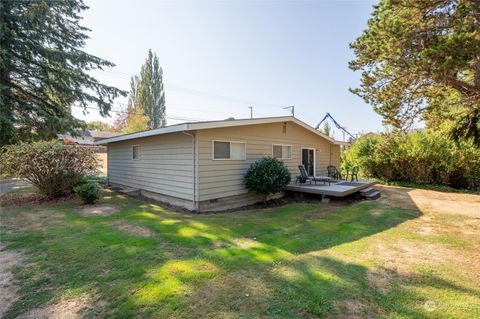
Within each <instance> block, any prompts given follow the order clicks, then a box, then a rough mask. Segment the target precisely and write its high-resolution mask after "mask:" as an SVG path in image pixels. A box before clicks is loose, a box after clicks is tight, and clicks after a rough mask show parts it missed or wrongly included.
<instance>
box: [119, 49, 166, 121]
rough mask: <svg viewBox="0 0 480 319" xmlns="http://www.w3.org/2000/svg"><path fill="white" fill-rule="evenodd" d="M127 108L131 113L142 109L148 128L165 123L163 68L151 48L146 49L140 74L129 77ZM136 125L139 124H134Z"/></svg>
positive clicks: (138, 119) (137, 119)
mask: <svg viewBox="0 0 480 319" xmlns="http://www.w3.org/2000/svg"><path fill="white" fill-rule="evenodd" d="M128 110H129V112H130V113H131V114H136V113H138V112H140V110H142V111H141V112H143V114H144V115H145V116H146V117H145V118H146V119H147V122H148V123H147V126H148V128H149V129H155V128H159V127H163V126H165V124H166V119H165V91H164V88H163V70H162V68H161V67H160V64H159V61H158V57H157V55H156V54H154V53H153V52H152V50H149V51H148V56H147V59H146V60H145V63H144V64H143V65H142V68H141V70H140V76H133V77H132V78H131V81H130V96H129V100H128ZM145 118H142V119H145ZM140 120H141V119H140V118H136V121H137V122H138V121H140ZM136 127H139V126H138V125H136Z"/></svg>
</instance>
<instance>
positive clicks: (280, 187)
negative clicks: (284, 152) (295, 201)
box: [244, 157, 291, 200]
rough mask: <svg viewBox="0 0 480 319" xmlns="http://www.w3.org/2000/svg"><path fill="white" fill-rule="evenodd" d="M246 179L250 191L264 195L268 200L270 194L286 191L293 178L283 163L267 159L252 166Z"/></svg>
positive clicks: (270, 158)
mask: <svg viewBox="0 0 480 319" xmlns="http://www.w3.org/2000/svg"><path fill="white" fill-rule="evenodd" d="M244 179H245V185H246V186H247V188H248V189H249V190H250V191H254V192H256V193H257V194H262V195H264V196H265V198H264V200H266V198H267V195H268V194H275V193H279V192H282V191H284V190H285V187H286V186H287V185H288V183H290V180H291V176H290V172H289V171H288V168H287V167H286V166H285V164H284V163H283V162H281V161H279V160H277V159H276V158H272V157H266V158H263V159H261V160H258V161H256V162H254V163H253V164H252V165H250V168H249V169H248V171H247V173H246V174H245V178H244Z"/></svg>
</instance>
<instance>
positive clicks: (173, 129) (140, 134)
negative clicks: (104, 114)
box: [95, 124, 187, 145]
mask: <svg viewBox="0 0 480 319" xmlns="http://www.w3.org/2000/svg"><path fill="white" fill-rule="evenodd" d="M186 130H187V124H177V125H172V126H167V127H161V128H157V129H154V130H149V131H143V132H137V133H131V134H125V135H119V136H115V137H111V138H106V139H103V140H100V141H98V142H95V145H104V144H108V143H113V142H120V141H126V140H132V139H135V138H142V137H148V136H154V135H160V134H167V133H175V132H181V131H186Z"/></svg>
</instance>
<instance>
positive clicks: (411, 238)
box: [1, 193, 480, 318]
mask: <svg viewBox="0 0 480 319" xmlns="http://www.w3.org/2000/svg"><path fill="white" fill-rule="evenodd" d="M104 195H106V197H105V199H104V200H103V202H104V203H109V204H113V205H117V206H118V207H120V212H118V213H116V214H113V215H111V216H106V217H97V216H96V217H92V216H89V217H82V216H81V215H79V214H78V213H77V212H76V209H77V208H78V205H76V204H72V203H71V204H62V205H37V206H35V207H30V206H20V207H8V208H3V210H2V212H1V218H2V236H1V237H2V238H1V241H2V242H4V243H6V244H7V245H8V246H7V248H6V249H17V250H20V251H22V252H23V253H24V254H25V255H26V256H27V261H26V262H25V263H24V264H22V265H20V266H18V267H16V268H15V271H14V274H15V278H16V279H17V280H18V282H19V284H20V290H19V295H20V298H19V300H18V301H17V302H16V303H15V304H14V305H13V307H11V308H10V309H9V311H8V312H7V314H6V318H14V317H16V316H17V315H19V314H21V313H23V312H26V311H28V310H31V309H34V308H36V307H42V306H45V305H47V304H51V303H55V302H58V301H60V300H61V299H62V298H74V297H75V296H80V295H89V296H91V298H92V299H91V300H92V302H91V305H90V306H89V307H88V308H87V310H86V311H85V313H84V316H85V317H87V318H88V317H90V318H102V317H103V318H112V317H117V318H134V317H135V318H138V317H142V318H149V317H150V318H259V317H260V318H261V317H264V318H316V317H320V318H321V317H352V316H357V317H362V316H364V317H368V318H371V317H384V318H478V316H479V315H480V288H479V287H480V279H479V278H478V272H477V270H478V268H477V266H476V265H475V264H471V261H472V259H474V256H478V252H479V246H480V241H479V240H478V237H474V238H470V237H465V236H463V235H460V234H458V233H457V232H456V230H455V231H454V230H452V231H451V232H448V231H447V232H446V233H440V234H435V235H431V236H427V235H419V234H418V227H419V226H421V225H422V222H421V220H420V216H421V213H420V212H419V211H416V210H405V209H401V208H396V207H391V206H387V205H384V204H381V203H377V202H361V203H357V204H354V205H352V206H344V207H335V206H329V205H319V204H292V205H288V206H284V207H280V208H275V209H267V210H252V211H239V212H236V213H221V214H206V215H193V214H187V213H178V212H172V211H169V210H166V209H163V208H161V207H160V206H157V205H154V204H151V203H145V202H141V201H137V200H134V199H130V198H125V197H124V196H121V195H117V194H115V193H106V194H104ZM442 216H443V217H444V218H440V217H442ZM438 217H439V218H437V219H436V220H438V221H437V223H438V225H437V224H436V226H438V227H444V228H445V229H448V228H449V227H453V226H452V225H453V224H454V223H456V224H455V225H457V224H458V223H460V222H461V223H466V224H469V225H473V224H472V223H473V222H475V219H474V218H471V219H469V217H463V218H461V219H460V218H453V219H452V218H447V217H448V216H444V215H439V216H438ZM113 221H123V222H128V223H130V224H133V225H137V226H141V227H145V228H148V229H149V230H150V231H151V233H152V234H153V236H151V237H139V236H134V235H129V234H128V233H126V232H124V231H122V230H120V229H118V228H115V227H113V226H112V225H111V222H113ZM477 225H478V224H474V226H471V227H477ZM452 229H453V228H452ZM475 230H476V231H478V230H479V229H478V228H475ZM431 249H434V250H435V251H434V252H432V251H430V250H431ZM405 250H407V252H408V253H405ZM443 254H445V255H444V256H443ZM452 254H453V256H456V257H457V258H456V259H455V260H454V261H453V260H452V262H438V260H442V258H443V257H444V258H443V259H444V260H445V259H448V258H452ZM433 257H435V258H433ZM436 258H438V260H437V259H436ZM459 267H462V268H459ZM459 269H461V271H459ZM372 278H373V279H372ZM427 301H433V302H434V303H435V309H434V310H433V311H428V310H427V309H426V308H425V307H424V305H425V302H427Z"/></svg>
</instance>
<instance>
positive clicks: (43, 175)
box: [0, 141, 99, 198]
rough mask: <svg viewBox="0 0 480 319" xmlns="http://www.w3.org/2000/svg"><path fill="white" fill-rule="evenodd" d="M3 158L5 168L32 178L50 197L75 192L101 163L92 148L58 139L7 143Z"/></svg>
mask: <svg viewBox="0 0 480 319" xmlns="http://www.w3.org/2000/svg"><path fill="white" fill-rule="evenodd" d="M0 160H1V165H2V172H4V173H6V174H10V175H11V176H16V177H20V178H24V179H26V180H29V181H30V182H32V184H33V185H35V186H36V187H37V188H38V189H39V190H40V192H41V193H43V194H44V195H46V196H47V197H49V198H55V197H61V196H65V195H69V194H71V193H72V191H73V187H74V186H76V185H78V184H80V183H82V182H84V180H85V176H86V175H90V174H94V173H96V170H97V168H98V164H99V163H98V160H97V159H96V157H95V153H94V152H93V151H92V150H90V149H87V148H84V147H81V146H74V145H64V144H63V143H60V142H57V141H49V142H36V143H20V144H16V145H8V146H4V147H3V150H2V154H1V155H0Z"/></svg>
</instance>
